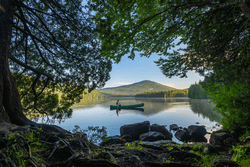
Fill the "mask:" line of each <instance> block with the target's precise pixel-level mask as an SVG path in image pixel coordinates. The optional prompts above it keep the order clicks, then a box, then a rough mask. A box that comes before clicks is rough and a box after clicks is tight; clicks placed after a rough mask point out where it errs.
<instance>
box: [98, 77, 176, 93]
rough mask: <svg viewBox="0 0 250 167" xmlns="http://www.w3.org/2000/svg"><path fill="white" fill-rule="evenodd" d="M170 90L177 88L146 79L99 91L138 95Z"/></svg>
mask: <svg viewBox="0 0 250 167" xmlns="http://www.w3.org/2000/svg"><path fill="white" fill-rule="evenodd" d="M168 90H175V88H171V87H168V86H165V85H162V84H159V83H156V82H153V81H149V80H144V81H141V82H137V83H134V84H131V85H126V86H119V87H115V88H106V89H102V90H99V91H101V92H105V93H112V94H119V95H136V94H140V93H143V92H150V91H168Z"/></svg>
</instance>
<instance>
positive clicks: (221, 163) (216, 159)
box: [213, 158, 239, 167]
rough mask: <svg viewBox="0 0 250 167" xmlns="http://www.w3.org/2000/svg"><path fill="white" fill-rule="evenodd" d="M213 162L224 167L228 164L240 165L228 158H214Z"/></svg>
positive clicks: (231, 165) (231, 166) (232, 166)
mask: <svg viewBox="0 0 250 167" xmlns="http://www.w3.org/2000/svg"><path fill="white" fill-rule="evenodd" d="M213 163H214V165H215V166H216V167H224V166H228V167H237V166H239V165H238V164H237V163H236V162H234V161H230V160H226V159H220V158H215V159H213Z"/></svg>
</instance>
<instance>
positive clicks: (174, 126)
mask: <svg viewBox="0 0 250 167" xmlns="http://www.w3.org/2000/svg"><path fill="white" fill-rule="evenodd" d="M169 129H170V130H174V131H176V130H178V129H179V127H178V125H176V124H172V125H170V126H169Z"/></svg>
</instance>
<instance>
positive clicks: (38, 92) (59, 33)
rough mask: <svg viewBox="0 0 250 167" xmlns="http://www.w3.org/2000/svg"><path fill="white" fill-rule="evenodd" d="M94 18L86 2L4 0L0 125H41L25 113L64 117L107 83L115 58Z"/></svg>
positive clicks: (1, 8) (1, 12)
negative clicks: (103, 47)
mask: <svg viewBox="0 0 250 167" xmlns="http://www.w3.org/2000/svg"><path fill="white" fill-rule="evenodd" d="M91 17H92V16H91V10H89V8H88V7H87V6H83V5H82V2H81V0H70V1H69V0H63V1H56V0H40V1H32V0H22V1H21V0H2V1H0V32H1V33H0V123H3V122H5V123H13V124H16V125H30V126H35V127H36V126H37V124H36V123H34V122H32V121H31V120H29V119H27V117H26V116H25V115H24V113H23V112H34V111H38V112H40V113H43V114H54V113H59V115H60V116H61V117H62V114H63V113H70V112H72V110H71V109H70V106H71V105H72V104H74V102H76V101H79V100H80V98H81V94H82V93H83V90H84V89H88V90H89V91H91V90H93V89H95V88H97V87H102V86H104V84H105V82H106V81H107V80H108V79H109V78H110V76H109V72H110V71H111V61H110V60H108V59H105V58H104V57H103V56H102V54H101V51H100V44H99V41H98V39H97V33H96V30H95V29H96V25H95V23H94V22H93V21H92V20H91ZM39 126H44V127H45V125H39Z"/></svg>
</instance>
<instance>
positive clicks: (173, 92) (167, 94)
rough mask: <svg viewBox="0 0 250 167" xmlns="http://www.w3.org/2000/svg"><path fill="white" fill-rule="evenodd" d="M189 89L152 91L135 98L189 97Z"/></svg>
mask: <svg viewBox="0 0 250 167" xmlns="http://www.w3.org/2000/svg"><path fill="white" fill-rule="evenodd" d="M187 96H188V89H182V90H168V91H150V92H144V93H140V94H136V95H135V97H163V98H167V97H187Z"/></svg>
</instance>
